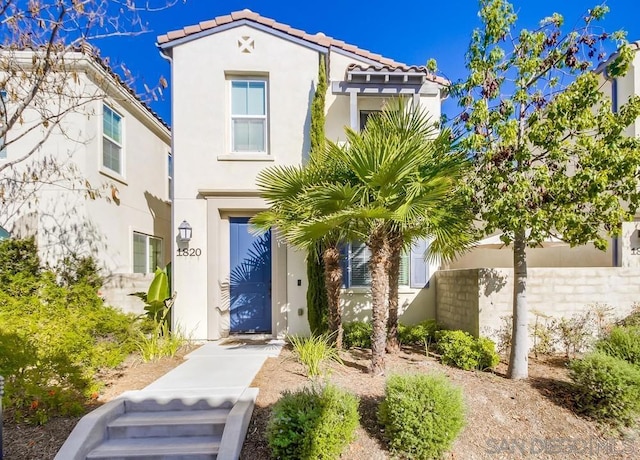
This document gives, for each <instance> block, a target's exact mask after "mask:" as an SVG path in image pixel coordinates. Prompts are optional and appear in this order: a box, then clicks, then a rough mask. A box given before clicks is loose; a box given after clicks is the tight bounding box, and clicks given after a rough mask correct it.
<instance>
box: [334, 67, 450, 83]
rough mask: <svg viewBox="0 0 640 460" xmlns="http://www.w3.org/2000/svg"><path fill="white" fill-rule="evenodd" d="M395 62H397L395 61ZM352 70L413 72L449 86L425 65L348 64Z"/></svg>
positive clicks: (348, 68) (349, 69)
mask: <svg viewBox="0 0 640 460" xmlns="http://www.w3.org/2000/svg"><path fill="white" fill-rule="evenodd" d="M396 64H397V63H396ZM352 70H360V71H363V72H367V71H370V72H371V71H372V72H391V73H394V72H398V73H402V72H415V73H420V74H423V75H424V76H425V77H426V78H427V80H429V81H433V82H436V83H438V84H441V85H443V86H449V85H450V84H451V83H450V82H449V81H448V80H446V79H445V78H442V77H439V76H437V75H433V74H432V73H430V72H429V70H428V69H427V68H426V67H425V66H417V65H411V66H408V65H362V64H350V65H349V67H347V71H352Z"/></svg>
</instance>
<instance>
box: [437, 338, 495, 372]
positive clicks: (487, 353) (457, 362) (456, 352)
mask: <svg viewBox="0 0 640 460" xmlns="http://www.w3.org/2000/svg"><path fill="white" fill-rule="evenodd" d="M436 340H437V348H438V352H439V353H440V355H441V358H440V359H441V360H442V362H443V363H444V364H448V365H451V366H455V367H459V368H461V369H464V370H467V371H468V370H471V369H480V370H484V369H491V368H493V367H495V366H496V365H497V364H498V363H499V362H500V357H499V356H498V354H497V353H496V349H495V343H493V341H491V340H490V339H488V338H486V337H480V338H477V339H476V338H475V337H473V336H472V335H471V334H469V333H467V332H464V331H438V332H436Z"/></svg>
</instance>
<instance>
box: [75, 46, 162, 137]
mask: <svg viewBox="0 0 640 460" xmlns="http://www.w3.org/2000/svg"><path fill="white" fill-rule="evenodd" d="M74 51H76V52H80V53H82V54H84V55H85V56H87V57H88V58H89V59H90V60H91V61H92V62H93V63H94V64H96V65H98V66H99V67H100V68H102V69H103V70H104V71H105V72H107V74H109V76H110V77H111V78H113V79H114V80H115V82H116V84H117V85H119V86H120V87H121V88H122V89H123V90H125V91H126V92H127V93H129V94H130V95H131V96H132V97H133V98H134V99H135V100H136V101H138V102H139V103H140V105H142V107H143V108H144V109H145V110H146V111H147V112H149V114H151V116H152V117H154V118H155V119H156V120H158V121H159V122H160V124H162V126H164V127H165V128H167V129H168V130H169V131H171V126H169V123H167V122H166V121H164V120H163V119H162V117H161V116H160V115H159V114H158V113H157V112H156V111H155V110H153V109H152V108H151V106H150V105H149V104H148V103H147V102H145V101H144V99H142V97H140V95H139V94H138V93H136V92H135V90H134V89H133V88H132V87H131V86H129V84H128V83H127V82H125V81H124V80H123V79H122V77H120V75H118V73H117V72H116V71H115V70H113V68H112V67H111V65H109V61H108V60H107V59H104V58H102V57H101V56H100V51H99V50H98V49H97V48H95V47H94V46H91V45H89V44H85V45H84V46H81V47H78V48H76V49H75V50H74Z"/></svg>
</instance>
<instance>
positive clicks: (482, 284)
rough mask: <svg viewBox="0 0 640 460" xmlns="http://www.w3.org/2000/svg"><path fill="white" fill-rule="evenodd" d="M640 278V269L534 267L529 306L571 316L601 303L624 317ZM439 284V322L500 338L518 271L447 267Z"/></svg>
mask: <svg viewBox="0 0 640 460" xmlns="http://www.w3.org/2000/svg"><path fill="white" fill-rule="evenodd" d="M638 277H640V268H623V267H600V268H530V269H529V270H528V279H527V305H528V308H529V311H530V312H541V313H543V314H545V315H549V316H552V317H556V318H560V317H565V318H570V317H571V316H573V315H575V314H579V313H582V312H585V311H587V310H588V309H589V306H590V305H593V304H595V303H601V304H607V305H610V306H611V307H613V308H614V312H615V313H614V315H615V316H616V317H618V318H620V317H623V316H625V315H626V314H628V313H629V312H630V311H631V308H632V305H633V303H634V302H636V301H637V300H638V299H639V298H640V284H638V283H637V282H636V281H637V279H638ZM436 286H437V287H436V291H437V311H436V320H437V321H438V322H439V323H441V324H443V325H444V326H446V327H447V328H450V329H462V330H466V331H468V332H470V333H472V334H475V335H478V334H481V335H485V336H489V337H493V338H496V332H497V329H498V328H499V327H500V326H501V325H502V320H501V318H503V317H505V316H510V315H511V314H512V305H513V303H512V300H513V270H512V269H469V270H442V271H439V272H438V273H436ZM530 320H531V322H533V321H534V320H535V316H534V314H531V315H530Z"/></svg>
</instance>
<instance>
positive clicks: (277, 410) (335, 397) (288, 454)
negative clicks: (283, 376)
mask: <svg viewBox="0 0 640 460" xmlns="http://www.w3.org/2000/svg"><path fill="white" fill-rule="evenodd" d="M357 426H358V399H357V398H356V396H354V395H352V394H350V393H347V392H346V391H343V390H340V389H338V388H336V387H334V386H331V385H327V386H324V387H314V388H304V389H302V390H300V391H298V392H295V393H291V392H285V393H284V395H283V396H282V398H280V400H279V401H278V402H277V403H276V404H275V405H274V407H273V412H272V414H271V418H270V419H269V423H268V425H267V440H268V442H269V446H270V447H271V451H272V453H273V457H274V458H279V459H285V460H286V459H292V460H293V459H295V460H307V459H308V460H312V459H313V460H315V459H335V458H339V457H340V453H341V452H342V451H343V450H344V448H345V447H346V446H347V445H348V444H349V443H350V442H351V441H352V440H353V437H354V433H355V429H356V428H357Z"/></svg>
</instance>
